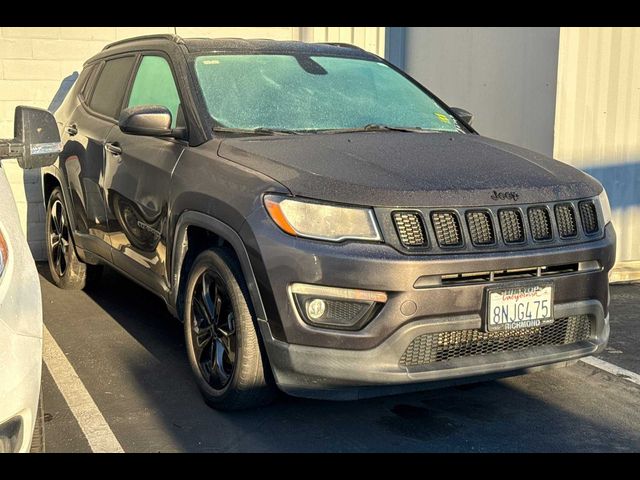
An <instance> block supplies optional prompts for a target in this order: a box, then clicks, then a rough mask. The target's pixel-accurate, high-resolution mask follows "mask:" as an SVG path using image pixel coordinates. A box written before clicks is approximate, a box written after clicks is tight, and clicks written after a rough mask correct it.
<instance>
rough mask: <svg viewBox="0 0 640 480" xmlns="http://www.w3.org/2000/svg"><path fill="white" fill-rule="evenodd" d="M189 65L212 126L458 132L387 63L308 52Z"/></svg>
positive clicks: (214, 57) (207, 58) (224, 58)
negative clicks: (193, 66)
mask: <svg viewBox="0 0 640 480" xmlns="http://www.w3.org/2000/svg"><path fill="white" fill-rule="evenodd" d="M195 71H196V75H197V77H198V81H199V83H200V88H201V89H202V94H203V96H204V99H205V102H206V105H207V109H208V110H209V114H210V115H211V117H212V118H213V120H214V121H215V122H216V125H218V126H221V127H225V128H232V129H242V130H253V129H256V128H265V129H273V130H296V131H304V130H309V131H313V130H339V129H357V128H362V127H365V126H367V125H382V126H388V127H405V128H420V129H426V130H438V131H446V132H462V131H463V130H462V129H461V128H460V126H459V125H458V124H457V122H456V120H455V119H454V118H453V117H452V116H451V115H449V114H448V113H447V112H446V111H444V110H443V109H442V108H440V107H439V106H438V104H437V103H436V102H435V101H434V100H433V99H432V98H430V97H429V96H428V95H427V94H425V93H424V92H422V91H421V90H420V89H419V88H418V87H416V86H415V85H413V84H412V83H411V82H410V81H409V80H407V79H406V78H404V77H403V76H402V75H400V74H399V73H397V72H396V71H394V70H393V69H392V68H390V67H388V66H387V65H385V64H383V63H380V62H377V61H371V60H361V59H354V58H345V57H326V56H309V55H295V56H294V55H264V54H263V55H208V56H200V57H197V58H196V59H195Z"/></svg>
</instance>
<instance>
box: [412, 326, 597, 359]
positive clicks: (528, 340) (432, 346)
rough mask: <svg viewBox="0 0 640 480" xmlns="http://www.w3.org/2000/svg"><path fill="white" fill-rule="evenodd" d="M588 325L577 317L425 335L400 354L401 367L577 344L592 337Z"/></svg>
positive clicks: (417, 338)
mask: <svg viewBox="0 0 640 480" xmlns="http://www.w3.org/2000/svg"><path fill="white" fill-rule="evenodd" d="M591 322H592V318H591V316H590V315H576V316H572V317H566V318H560V319H556V320H555V321H554V322H553V323H552V324H551V325H545V326H542V327H532V328H523V329H520V330H510V331H499V332H482V331H480V330H456V331H451V332H440V333H427V334H424V335H420V336H418V337H416V338H414V339H413V341H412V342H411V343H410V344H409V346H408V347H407V349H406V350H405V352H404V353H403V354H402V357H401V358H400V365H401V366H405V367H414V366H419V365H429V364H432V363H435V362H445V361H447V360H451V359H454V358H461V357H474V356H478V355H489V354H492V353H503V352H515V351H518V350H524V349H527V348H532V347H541V346H560V345H569V344H572V343H578V342H581V341H584V340H588V339H589V337H590V336H591Z"/></svg>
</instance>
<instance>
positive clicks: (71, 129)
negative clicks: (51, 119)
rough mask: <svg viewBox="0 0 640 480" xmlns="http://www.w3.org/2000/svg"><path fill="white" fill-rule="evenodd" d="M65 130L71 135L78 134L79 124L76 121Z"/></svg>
mask: <svg viewBox="0 0 640 480" xmlns="http://www.w3.org/2000/svg"><path fill="white" fill-rule="evenodd" d="M64 131H65V132H67V133H68V134H69V136H70V137H73V136H75V135H77V134H78V126H77V125H76V124H75V123H74V124H73V125H69V126H67V128H65V129H64Z"/></svg>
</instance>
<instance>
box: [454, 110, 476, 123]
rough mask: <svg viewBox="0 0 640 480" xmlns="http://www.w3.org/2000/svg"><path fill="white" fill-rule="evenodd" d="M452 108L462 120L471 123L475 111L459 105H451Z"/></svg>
mask: <svg viewBox="0 0 640 480" xmlns="http://www.w3.org/2000/svg"><path fill="white" fill-rule="evenodd" d="M451 110H453V113H455V114H456V115H458V116H459V117H460V118H461V119H462V120H464V121H465V122H467V124H469V125H471V122H472V121H473V113H471V112H468V111H467V110H465V109H464V108H458V107H451Z"/></svg>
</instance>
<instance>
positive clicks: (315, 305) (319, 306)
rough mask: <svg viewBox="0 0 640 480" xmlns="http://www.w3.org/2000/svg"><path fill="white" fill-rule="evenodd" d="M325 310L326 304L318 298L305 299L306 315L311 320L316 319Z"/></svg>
mask: <svg viewBox="0 0 640 480" xmlns="http://www.w3.org/2000/svg"><path fill="white" fill-rule="evenodd" d="M326 310H327V304H326V303H325V301H324V300H322V299H320V298H316V299H314V300H308V301H307V315H308V317H309V318H310V319H311V320H318V319H319V318H320V317H322V315H324V312H325V311H326Z"/></svg>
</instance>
